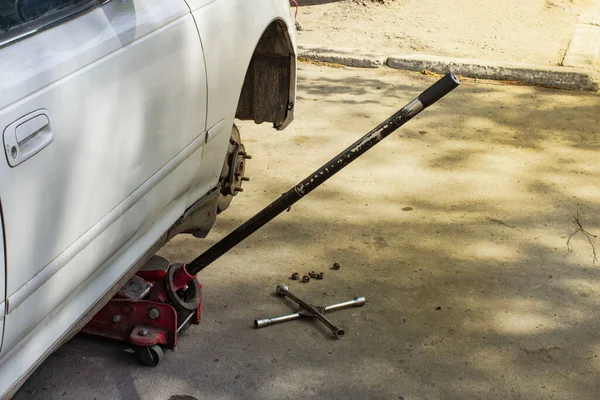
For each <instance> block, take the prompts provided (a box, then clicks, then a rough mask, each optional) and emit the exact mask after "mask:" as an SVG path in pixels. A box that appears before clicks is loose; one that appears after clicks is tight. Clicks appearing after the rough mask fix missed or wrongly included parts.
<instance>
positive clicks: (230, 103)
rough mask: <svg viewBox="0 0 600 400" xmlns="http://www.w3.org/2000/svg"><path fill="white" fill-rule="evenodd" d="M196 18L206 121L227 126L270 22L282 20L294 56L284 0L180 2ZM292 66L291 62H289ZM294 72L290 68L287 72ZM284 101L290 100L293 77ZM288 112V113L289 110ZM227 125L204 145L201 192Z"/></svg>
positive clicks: (212, 174)
mask: <svg viewBox="0 0 600 400" xmlns="http://www.w3.org/2000/svg"><path fill="white" fill-rule="evenodd" d="M186 2H187V3H188V5H189V7H190V10H191V12H192V15H193V16H194V19H195V21H196V25H197V27H198V31H199V33H200V38H201V39H202V47H203V49H204V57H205V59H206V74H207V83H208V97H209V100H208V108H207V124H208V125H209V126H210V125H212V124H216V123H217V122H218V120H220V119H225V124H226V126H227V127H231V126H232V125H233V120H234V117H235V112H236V107H237V104H238V100H239V97H240V92H241V89H242V85H243V83H244V77H245V74H246V71H247V69H248V65H249V64H250V59H251V58H252V54H253V52H254V49H255V48H256V45H257V44H258V42H259V40H260V38H261V36H262V34H263V32H264V31H265V30H266V29H267V27H268V26H269V25H270V24H271V23H272V22H274V21H277V20H279V21H285V25H286V26H287V34H288V36H289V37H290V40H291V45H292V47H293V53H294V54H296V30H295V25H294V23H293V20H292V12H291V9H290V6H289V2H288V1H287V0H284V1H281V0H252V1H247V0H186ZM294 68H295V65H294ZM293 73H294V74H295V70H294V71H293ZM292 81H293V86H292V88H291V90H290V92H291V93H290V101H291V102H294V101H295V88H296V86H295V85H296V79H295V75H294V76H293V79H292ZM291 112H293V111H291ZM229 134H230V132H229V129H225V130H224V131H223V134H222V135H219V136H217V137H215V138H214V140H211V142H210V143H207V146H206V149H205V151H204V160H203V168H202V170H201V171H200V173H199V176H198V178H199V179H200V181H201V182H204V186H203V187H201V188H199V192H203V191H204V192H205V191H206V190H207V189H208V188H209V187H211V185H212V184H215V183H216V182H217V181H218V178H219V175H220V173H221V167H220V165H221V164H222V162H223V154H224V152H225V149H226V148H227V146H228V143H229Z"/></svg>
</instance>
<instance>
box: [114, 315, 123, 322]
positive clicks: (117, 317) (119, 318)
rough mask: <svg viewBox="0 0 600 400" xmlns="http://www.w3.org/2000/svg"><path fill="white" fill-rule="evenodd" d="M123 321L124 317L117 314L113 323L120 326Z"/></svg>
mask: <svg viewBox="0 0 600 400" xmlns="http://www.w3.org/2000/svg"><path fill="white" fill-rule="evenodd" d="M122 319H123V318H122V317H121V315H119V314H115V315H113V317H112V321H113V322H114V323H115V324H118V323H119V322H121V320H122Z"/></svg>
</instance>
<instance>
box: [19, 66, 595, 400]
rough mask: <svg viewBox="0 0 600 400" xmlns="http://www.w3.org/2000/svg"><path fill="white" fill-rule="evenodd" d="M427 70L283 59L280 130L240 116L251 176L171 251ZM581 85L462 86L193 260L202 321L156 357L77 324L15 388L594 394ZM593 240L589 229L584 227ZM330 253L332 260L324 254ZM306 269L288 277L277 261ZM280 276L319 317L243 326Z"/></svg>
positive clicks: (163, 394)
mask: <svg viewBox="0 0 600 400" xmlns="http://www.w3.org/2000/svg"><path fill="white" fill-rule="evenodd" d="M434 80H435V78H433V77H431V76H423V75H418V74H416V73H408V72H400V71H392V70H389V69H385V68H382V69H378V70H353V69H332V68H327V67H321V66H318V65H308V64H302V65H301V66H300V72H299V94H298V106H297V109H298V114H297V120H296V121H295V122H294V124H293V125H292V126H291V127H290V128H289V129H288V130H286V131H284V132H276V131H273V130H271V129H269V128H268V127H267V126H256V125H252V124H248V123H244V124H242V125H241V131H242V137H243V138H245V141H246V147H247V149H248V150H249V152H250V153H251V154H252V155H253V156H254V158H253V160H251V163H250V164H249V166H248V169H249V171H248V174H249V175H250V176H252V181H251V182H248V184H247V185H246V186H245V188H246V191H245V192H244V193H243V195H241V196H239V198H237V199H236V200H235V201H234V203H233V204H232V206H231V208H230V209H229V210H227V211H226V212H225V213H224V214H223V215H222V216H221V217H220V219H219V220H218V222H217V225H216V226H215V228H214V230H213V231H212V232H211V234H210V235H209V237H208V238H207V239H205V240H195V239H193V238H189V237H184V236H182V237H179V238H176V239H175V240H174V241H173V242H172V243H171V244H170V245H169V246H168V247H166V248H165V249H163V250H162V251H161V254H162V255H163V256H165V257H167V258H169V260H170V261H171V262H176V261H182V260H189V259H191V258H192V257H194V256H195V255H197V254H198V253H199V252H201V251H202V250H203V249H206V248H207V247H208V246H209V245H210V244H212V243H214V242H215V241H216V240H217V239H219V238H220V237H222V236H223V235H224V234H226V233H227V232H229V231H231V230H232V229H233V228H234V227H236V226H237V225H238V224H240V223H241V222H242V221H244V220H245V219H247V218H248V217H250V216H251V215H253V214H254V213H255V212H257V211H258V210H260V209H261V208H262V207H263V206H264V205H266V204H268V203H269V202H270V201H271V200H273V199H275V198H276V197H277V196H279V195H280V194H281V193H283V192H284V191H285V190H287V189H288V188H289V187H291V186H292V185H294V184H295V183H296V182H297V181H299V180H300V179H302V178H304V177H305V176H306V175H307V174H308V173H310V172H311V171H313V170H314V169H316V168H317V167H318V166H320V165H321V164H322V163H324V162H325V161H327V160H328V159H329V158H330V157H331V156H333V155H334V154H336V153H337V152H338V151H339V150H341V149H342V148H343V147H345V146H346V145H348V144H350V143H352V142H353V141H354V140H355V139H356V138H358V137H359V136H361V135H362V134H363V133H364V132H366V131H368V130H369V129H370V128H372V127H373V126H374V125H376V124H377V123H379V122H380V121H382V120H383V119H385V118H386V117H387V116H388V115H390V114H392V113H393V112H394V111H395V110H396V109H397V108H399V107H401V106H402V105H404V104H405V103H407V102H408V101H409V100H410V99H411V98H412V97H414V96H415V95H417V94H418V93H419V92H420V91H421V90H423V89H424V88H426V87H427V86H428V85H430V84H431V83H433V81H434ZM599 107H600V98H599V97H598V95H595V94H583V93H576V92H566V91H555V90H549V89H541V88H534V87H522V86H504V85H493V84H490V83H483V82H479V83H473V82H464V83H463V85H462V86H461V87H459V88H458V89H457V90H456V91H454V92H453V93H451V94H450V95H449V96H448V97H447V98H445V99H443V100H442V101H441V102H440V103H439V104H436V105H434V106H433V107H431V108H430V109H429V110H426V111H425V112H424V113H423V114H421V115H420V116H418V117H417V118H416V119H415V120H414V121H411V122H410V123H409V124H408V125H406V126H405V127H404V128H402V129H401V130H400V131H398V132H397V134H395V135H394V136H391V137H390V138H388V139H386V140H385V141H384V142H383V143H381V144H380V145H378V146H377V147H375V148H374V149H373V150H372V151H370V152H369V153H367V154H366V155H364V156H363V157H362V158H361V159H359V160H358V161H356V162H355V163H354V164H353V165H351V166H349V167H348V168H347V169H345V170H344V171H342V172H340V173H339V175H337V176H336V177H334V178H333V179H332V180H331V181H329V182H328V183H327V184H326V185H325V186H323V187H321V188H319V189H317V190H316V191H315V192H313V193H312V194H310V195H309V196H308V197H307V198H306V199H305V200H303V201H302V202H300V203H298V204H297V205H296V206H294V207H293V208H292V210H291V212H289V213H284V214H283V215H281V216H280V217H278V218H277V219H276V220H275V221H273V222H272V223H271V224H270V225H268V226H266V227H264V228H263V229H262V230H260V231H258V232H257V233H256V234H255V235H254V236H252V237H250V238H249V239H248V240H247V241H245V242H244V243H243V244H241V245H240V246H238V247H237V248H235V249H234V250H233V251H231V252H230V253H229V254H227V255H226V256H224V257H222V258H221V259H220V260H218V261H217V262H216V263H214V264H213V265H212V266H210V267H209V268H207V269H206V270H205V271H203V272H202V273H201V276H200V279H201V281H202V283H203V284H204V315H203V320H202V323H201V325H199V326H194V327H192V328H191V329H189V330H188V331H187V332H186V333H185V334H184V335H183V337H181V340H180V343H179V347H178V351H177V352H174V353H170V352H169V353H167V354H166V358H165V360H164V362H163V363H162V364H161V365H159V366H158V367H156V368H147V367H141V366H139V365H138V364H137V363H136V361H135V360H134V357H133V356H132V355H131V354H129V353H127V352H124V351H123V350H124V346H122V345H121V344H119V343H112V342H108V341H104V340H96V339H93V338H89V337H84V336H79V337H76V338H74V339H73V340H72V341H71V342H69V343H68V344H66V345H65V346H64V347H62V348H61V349H60V350H59V351H57V352H56V353H55V354H54V355H52V356H51V357H50V358H49V359H48V360H47V361H46V362H45V363H44V364H43V365H42V366H41V368H39V370H38V371H36V373H35V374H34V375H33V376H32V377H31V379H29V381H28V382H27V383H26V384H25V386H24V387H23V388H22V390H21V391H20V392H19V393H18V395H17V396H16V399H44V400H50V399H65V400H67V399H72V400H86V399H90V400H91V399H97V400H104V399H133V400H137V399H140V400H167V399H168V400H193V399H257V400H258V399H261V400H262V399H407V400H408V399H411V400H412V399H424V400H425V399H427V400H433V399H486V400H487V399H502V400H506V399H527V400H541V399H551V398H554V399H561V400H563V399H594V398H598V395H599V393H600V380H599V379H598V376H599V372H600V334H599V332H600V311H599V310H600V308H599V305H600V267H599V266H598V263H594V262H593V253H592V248H591V247H590V244H589V243H588V242H587V241H586V239H585V237H584V236H583V234H582V233H578V234H577V235H575V236H574V237H573V238H572V244H573V252H572V254H570V255H568V256H566V253H567V246H566V242H567V239H568V236H569V234H570V233H572V232H574V231H575V230H576V228H577V225H576V224H575V223H574V221H573V219H574V217H575V216H577V215H578V218H579V221H580V222H581V224H582V226H583V228H585V229H586V230H587V231H589V232H591V233H593V234H598V233H600V218H599V213H598V211H599V209H600V189H599V188H600V182H599V176H600V164H598V158H599V157H598V154H599V153H598V152H599V151H600V133H599V132H598V129H597V127H598V126H599V124H600V114H599V113H598V109H599ZM593 243H597V241H596V242H593ZM334 262H338V263H340V264H341V269H340V270H339V271H332V270H330V269H329V267H330V265H331V264H332V263H334ZM309 270H316V271H324V272H325V279H324V280H322V281H311V282H310V283H308V284H301V283H297V282H292V281H289V280H288V279H287V277H288V276H289V275H290V274H291V273H292V272H300V273H301V274H302V273H305V272H306V271H309ZM279 282H284V283H287V284H288V285H289V286H290V289H291V290H292V291H293V292H295V293H296V294H298V295H299V296H302V297H305V298H307V299H311V300H312V301H313V302H315V303H324V304H330V303H335V302H339V301H343V300H348V299H351V298H353V297H355V296H358V295H363V296H365V297H366V298H367V304H366V306H364V307H362V308H356V309H350V310H345V311H339V312H336V313H335V314H333V313H332V314H331V319H332V320H334V321H335V322H337V323H338V324H339V325H341V326H343V327H344V328H346V332H347V333H346V337H345V338H343V339H341V340H334V339H332V338H331V337H330V334H329V333H328V332H327V331H326V330H324V329H323V328H322V327H321V326H319V325H317V324H314V323H312V322H310V321H298V322H290V323H286V324H282V325H278V326H272V327H268V328H265V329H261V330H255V329H253V326H252V321H253V320H254V319H255V318H257V317H270V316H277V315H281V314H284V313H287V312H289V311H290V309H291V308H290V305H289V303H288V302H287V301H286V300H283V299H281V298H278V297H276V296H274V295H273V292H274V289H275V286H276V284H277V283H279Z"/></svg>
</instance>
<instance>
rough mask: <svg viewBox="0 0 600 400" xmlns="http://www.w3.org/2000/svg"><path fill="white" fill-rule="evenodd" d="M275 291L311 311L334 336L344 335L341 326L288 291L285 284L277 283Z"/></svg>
mask: <svg viewBox="0 0 600 400" xmlns="http://www.w3.org/2000/svg"><path fill="white" fill-rule="evenodd" d="M277 293H278V294H280V295H282V296H287V297H289V298H290V299H292V300H293V301H294V302H296V303H297V304H298V305H299V306H301V307H302V308H304V309H305V310H306V311H308V312H309V313H311V314H312V315H314V316H315V318H316V319H318V320H319V321H321V322H322V323H323V324H325V326H326V327H328V328H329V329H330V330H331V332H333V334H334V335H335V337H336V338H338V339H339V338H341V337H342V336H344V333H345V332H344V330H343V329H342V328H340V327H339V326H337V325H335V324H334V323H333V322H331V321H330V320H328V319H327V318H326V317H325V316H324V315H323V314H322V313H321V312H320V311H319V310H318V309H317V307H315V306H313V305H312V304H308V303H307V302H305V301H304V300H302V299H301V298H299V297H297V296H295V295H294V294H293V293H292V292H290V291H289V290H288V287H287V286H284V285H277Z"/></svg>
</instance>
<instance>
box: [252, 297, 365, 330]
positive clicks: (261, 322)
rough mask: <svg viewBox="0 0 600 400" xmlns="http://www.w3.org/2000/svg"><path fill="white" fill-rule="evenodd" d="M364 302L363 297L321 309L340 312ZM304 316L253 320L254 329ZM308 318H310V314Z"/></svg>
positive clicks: (298, 314) (290, 315)
mask: <svg viewBox="0 0 600 400" xmlns="http://www.w3.org/2000/svg"><path fill="white" fill-rule="evenodd" d="M365 302H366V299H365V298H364V297H356V298H355V299H354V300H350V301H346V302H344V303H339V304H332V305H330V306H327V307H325V308H324V309H323V312H329V311H336V310H341V309H342V308H349V307H360V306H363V305H364V304H365ZM305 316H306V315H303V314H300V313H294V314H289V315H283V316H281V317H275V318H263V319H255V320H254V327H255V328H256V329H258V328H264V327H265V326H269V325H273V324H279V323H282V322H288V321H293V320H295V319H299V318H301V317H305ZM310 316H311V317H312V314H311V315H310Z"/></svg>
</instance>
